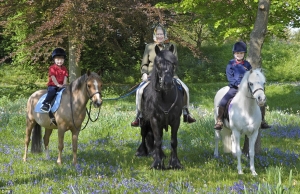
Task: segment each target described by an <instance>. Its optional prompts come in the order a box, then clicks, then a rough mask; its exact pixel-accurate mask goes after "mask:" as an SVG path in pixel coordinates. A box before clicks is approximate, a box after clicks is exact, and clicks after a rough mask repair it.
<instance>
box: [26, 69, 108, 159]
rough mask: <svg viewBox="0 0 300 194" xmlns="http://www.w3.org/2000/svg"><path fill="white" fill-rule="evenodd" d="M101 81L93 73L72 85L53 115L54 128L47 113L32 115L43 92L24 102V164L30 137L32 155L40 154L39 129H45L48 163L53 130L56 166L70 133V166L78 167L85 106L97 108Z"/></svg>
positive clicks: (99, 101)
mask: <svg viewBox="0 0 300 194" xmlns="http://www.w3.org/2000/svg"><path fill="white" fill-rule="evenodd" d="M101 88H102V81H101V78H100V76H99V75H98V74H97V73H94V72H89V71H88V72H87V73H86V74H85V75H83V76H81V77H79V78H77V79H76V80H75V81H73V82H71V83H70V85H69V86H66V89H65V90H64V91H63V93H62V97H61V103H60V106H59V108H58V109H57V111H56V112H55V113H53V114H54V117H55V120H56V123H57V126H56V125H54V124H50V123H51V121H50V117H49V115H48V114H47V113H38V112H35V110H34V109H35V106H36V104H37V102H38V100H39V99H40V98H41V96H42V95H43V94H45V93H46V92H47V91H46V90H39V91H36V92H34V93H33V94H32V95H31V96H30V97H29V99H28V102H27V115H26V136H25V153H24V157H23V160H24V161H26V158H27V152H28V145H29V143H30V136H31V132H32V130H33V134H32V145H31V152H33V153H39V152H42V148H41V147H42V146H41V139H42V135H41V127H44V128H45V135H44V145H45V152H46V157H47V159H49V138H50V135H51V133H52V130H53V129H58V158H57V163H58V164H61V163H62V159H61V155H62V150H63V148H64V135H65V132H66V131H68V130H70V131H71V133H72V148H73V164H74V165H75V164H77V142H78V135H79V132H80V129H81V124H82V122H83V120H84V118H85V114H86V104H87V102H88V100H89V99H90V100H91V101H92V103H93V105H94V107H97V108H100V107H101V105H102V98H101Z"/></svg>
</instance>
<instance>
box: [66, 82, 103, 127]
mask: <svg viewBox="0 0 300 194" xmlns="http://www.w3.org/2000/svg"><path fill="white" fill-rule="evenodd" d="M84 82H85V86H86V91H87V95H88V97H89V99H90V100H91V101H90V108H89V111H88V109H87V108H85V110H86V113H87V115H88V120H87V122H86V123H85V125H84V127H83V128H82V129H77V127H76V125H75V121H74V116H73V105H72V102H73V99H72V83H73V82H71V83H70V86H69V87H70V107H71V114H72V121H73V125H74V127H75V129H76V130H77V131H79V130H81V131H82V130H83V129H85V128H86V126H87V124H88V123H89V121H91V122H95V121H97V120H98V118H99V114H100V108H101V106H100V107H99V110H98V113H97V116H96V118H95V119H94V120H93V119H92V118H91V109H92V103H93V100H92V98H93V96H94V95H96V94H99V95H100V97H101V93H100V92H99V91H98V92H95V93H93V94H92V95H90V93H89V89H88V85H87V83H86V82H87V78H86V79H85V81H84Z"/></svg>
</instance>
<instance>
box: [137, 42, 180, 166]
mask: <svg viewBox="0 0 300 194" xmlns="http://www.w3.org/2000/svg"><path fill="white" fill-rule="evenodd" d="M173 50H174V47H173V45H172V46H171V47H170V49H169V50H162V51H160V49H159V48H158V46H156V47H155V52H156V57H155V60H154V65H153V71H152V74H151V82H150V83H149V85H148V86H147V87H146V88H145V89H144V92H143V96H142V114H143V120H142V121H141V135H142V143H141V145H140V146H139V148H138V150H137V152H136V156H147V155H149V154H150V155H152V156H153V159H154V162H153V163H152V165H151V168H154V169H165V166H164V162H163V160H164V158H165V157H166V156H165V154H164V153H163V150H162V137H163V129H165V130H166V131H168V126H169V125H170V126H171V158H170V162H169V168H172V169H180V168H182V165H181V164H180V161H179V159H178V156H177V132H178V128H179V125H180V116H181V114H182V107H183V90H182V89H180V87H178V85H177V84H176V80H175V79H174V78H173V77H174V73H175V68H176V66H177V65H178V61H177V58H176V56H175V55H173Z"/></svg>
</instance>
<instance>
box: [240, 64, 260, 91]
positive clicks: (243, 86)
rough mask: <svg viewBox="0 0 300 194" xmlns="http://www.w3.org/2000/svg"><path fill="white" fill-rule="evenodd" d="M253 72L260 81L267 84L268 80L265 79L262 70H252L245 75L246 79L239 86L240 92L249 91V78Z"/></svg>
mask: <svg viewBox="0 0 300 194" xmlns="http://www.w3.org/2000/svg"><path fill="white" fill-rule="evenodd" d="M251 72H252V73H256V74H257V75H258V76H259V78H260V80H263V81H264V82H265V79H266V78H265V76H264V74H263V72H262V69H261V68H256V69H251V70H250V71H247V72H246V73H245V74H244V77H243V79H242V81H241V83H240V86H239V91H241V92H247V91H248V78H249V76H250V73H251Z"/></svg>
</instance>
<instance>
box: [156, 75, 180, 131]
mask: <svg viewBox="0 0 300 194" xmlns="http://www.w3.org/2000/svg"><path fill="white" fill-rule="evenodd" d="M174 79H175V78H173V81H172V82H173V84H172V85H173V87H174ZM175 93H176V97H175V100H174V102H173V103H172V104H171V106H170V108H169V109H168V110H167V111H166V110H164V109H163V108H162V107H161V106H160V105H159V104H158V107H159V108H160V110H161V111H163V112H164V114H165V117H166V125H165V129H166V131H168V124H169V112H170V111H171V110H172V108H173V107H174V106H175V104H176V102H177V99H178V92H177V87H176V86H175Z"/></svg>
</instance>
